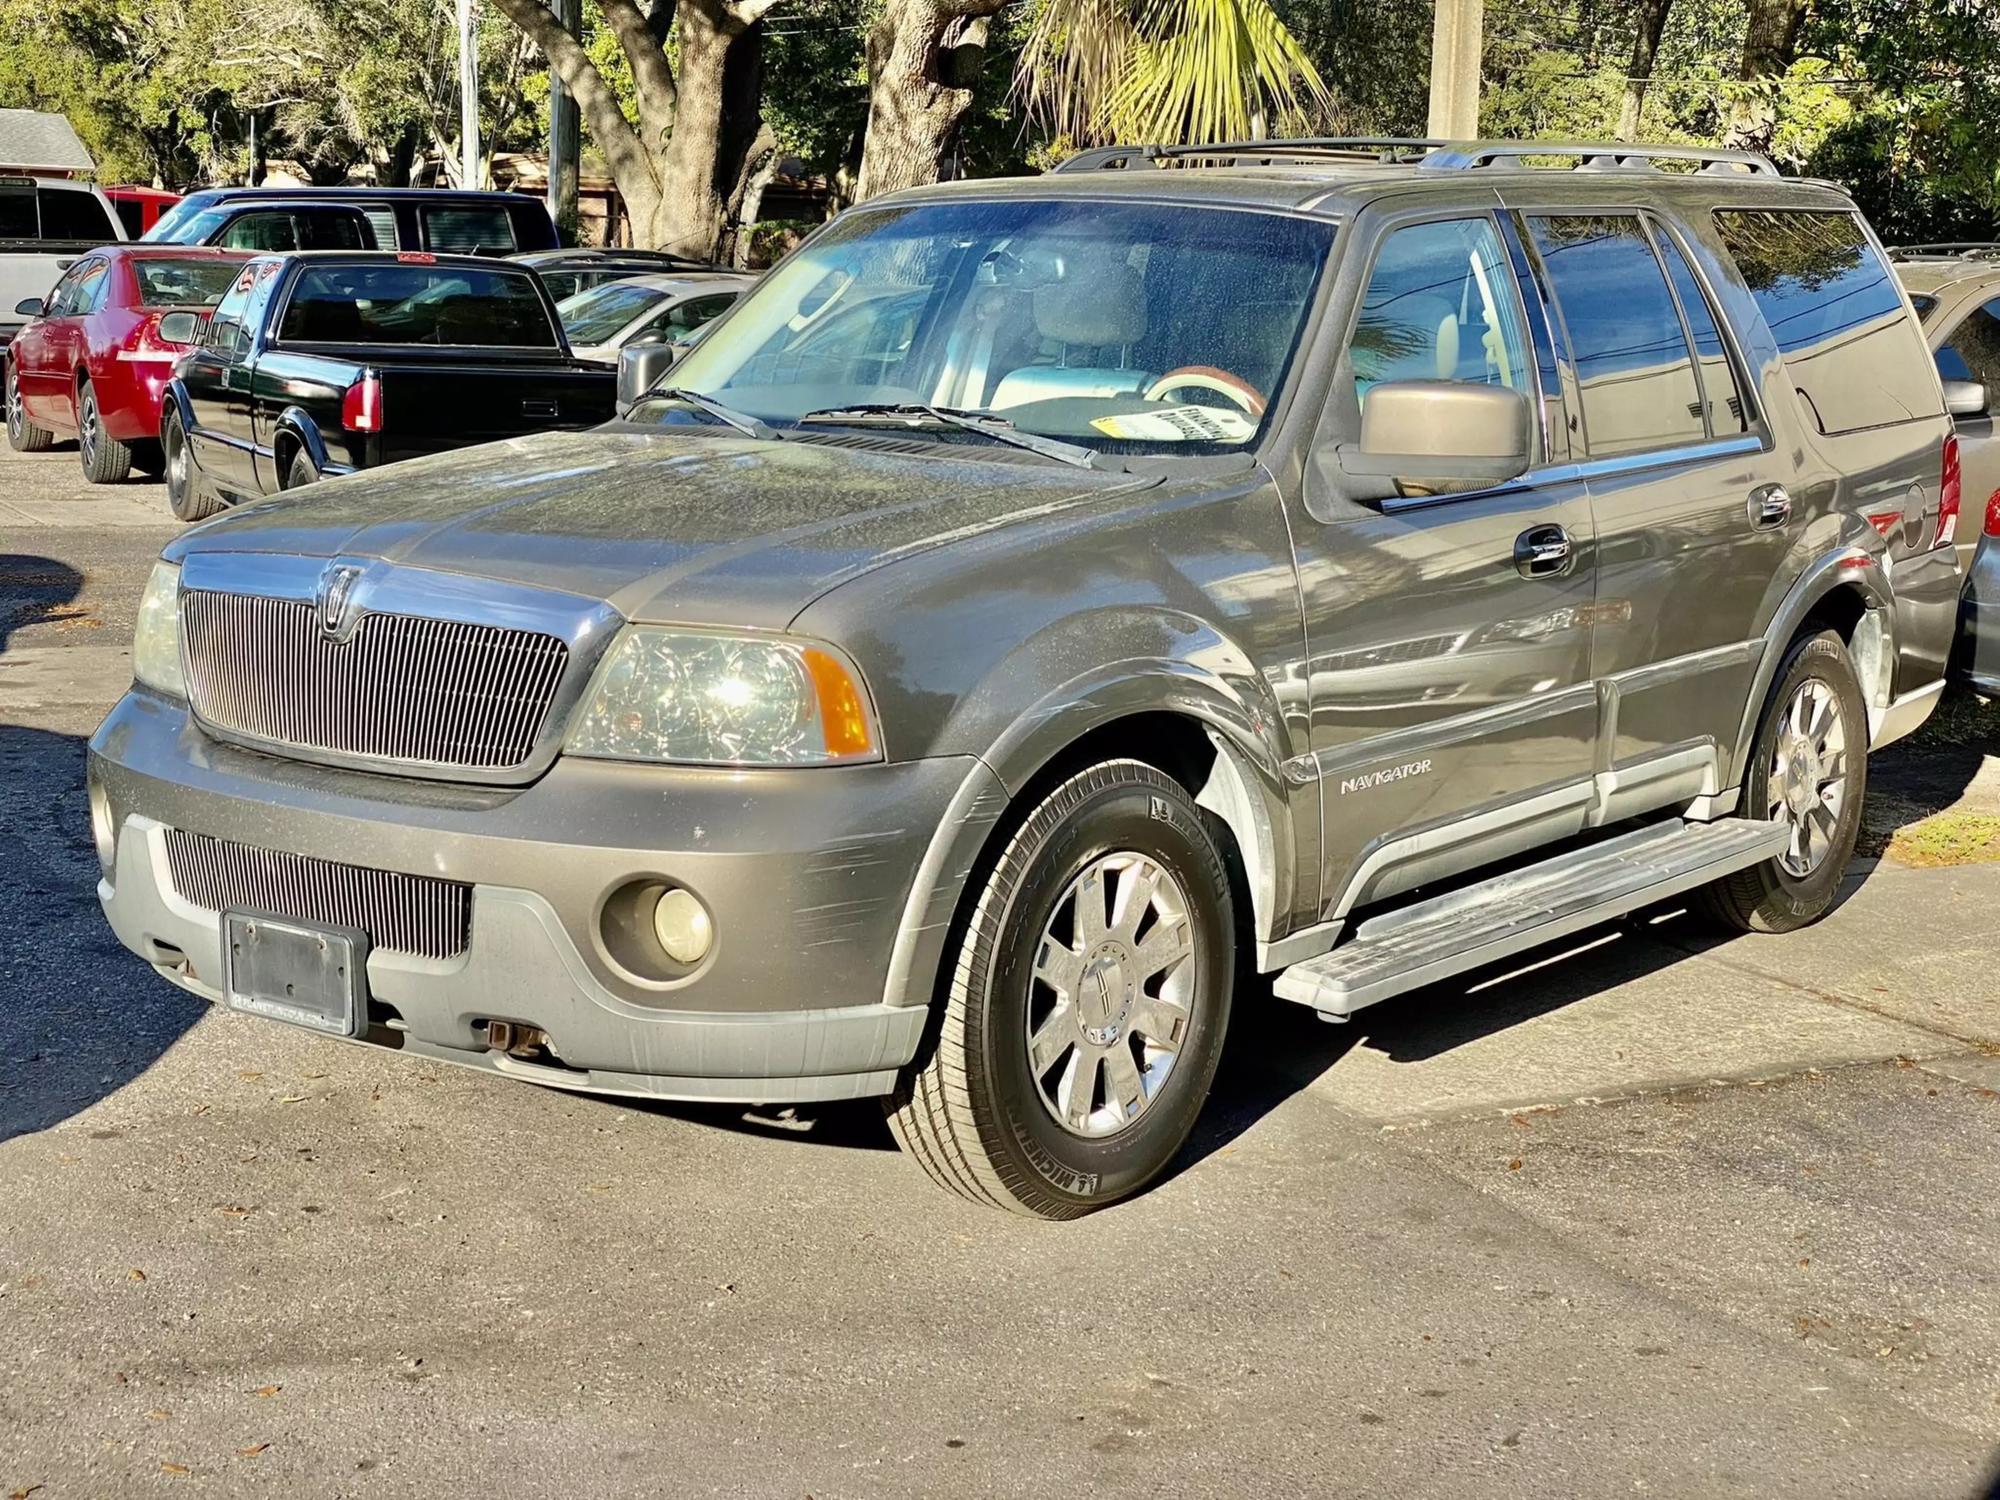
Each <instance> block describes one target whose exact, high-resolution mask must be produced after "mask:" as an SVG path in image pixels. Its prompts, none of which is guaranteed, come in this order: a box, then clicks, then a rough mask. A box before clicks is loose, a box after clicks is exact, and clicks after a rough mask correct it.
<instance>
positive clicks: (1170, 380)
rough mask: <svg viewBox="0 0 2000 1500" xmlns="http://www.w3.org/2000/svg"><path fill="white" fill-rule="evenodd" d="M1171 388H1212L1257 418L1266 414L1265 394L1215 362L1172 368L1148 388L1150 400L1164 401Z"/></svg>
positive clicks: (1174, 389)
mask: <svg viewBox="0 0 2000 1500" xmlns="http://www.w3.org/2000/svg"><path fill="white" fill-rule="evenodd" d="M1169 391H1212V392H1214V393H1215V394H1216V395H1218V396H1227V397H1228V398H1229V399H1230V401H1232V402H1233V403H1234V404H1236V405H1237V406H1240V407H1241V408H1243V410H1244V411H1245V412H1247V413H1249V414H1250V415H1251V416H1253V417H1261V416H1263V415H1264V407H1265V405H1266V402H1265V400H1264V393H1263V392H1262V391H1260V390H1258V389H1257V387H1256V386H1254V385H1252V384H1251V383H1250V382H1249V381H1247V380H1245V379H1244V378H1243V377H1242V376H1241V375H1232V374H1230V373H1229V372H1228V371H1227V370H1218V369H1216V367H1215V366H1214V365H1182V366H1181V367H1180V368H1179V369H1178V370H1169V371H1167V373H1166V374H1164V375H1162V376H1161V377H1160V378H1159V379H1158V380H1156V381H1154V382H1153V383H1152V384H1151V385H1149V386H1147V387H1146V393H1145V395H1146V399H1147V400H1148V401H1160V400H1164V399H1165V397H1166V395H1167V393H1168V392H1169Z"/></svg>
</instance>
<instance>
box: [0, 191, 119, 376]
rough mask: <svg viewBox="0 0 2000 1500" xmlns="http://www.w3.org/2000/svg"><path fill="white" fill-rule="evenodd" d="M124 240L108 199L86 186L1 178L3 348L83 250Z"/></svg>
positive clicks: (0, 328) (0, 317)
mask: <svg viewBox="0 0 2000 1500" xmlns="http://www.w3.org/2000/svg"><path fill="white" fill-rule="evenodd" d="M124 238H125V230H124V226H123V225H121V224H120V223H119V222H118V215H117V214H116V213H115V212H114V211H113V210H112V207H111V203H110V200H108V199H107V198H106V197H105V196H104V194H103V193H102V192H100V191H99V190H98V189H96V188H94V187H92V186H91V185H90V184H89V183H87V182H71V181H69V180H68V179H66V178H60V177H0V309H11V310H12V312H11V315H7V314H5V313H0V344H6V343H8V342H9V341H11V340H12V339H13V337H14V335H15V334H16V333H18V332H20V329H21V324H22V323H24V322H25V321H26V320H27V318H28V316H29V315H28V314H27V313H24V312H22V311H20V308H21V306H22V305H23V304H25V303H27V302H30V301H33V302H36V303H39V302H40V301H41V299H42V298H43V297H44V296H45V295H47V293H48V290H49V288H50V287H52V286H54V285H55V284H56V281H57V279H58V278H59V277H60V276H61V275H62V274H63V272H65V271H67V270H68V269H69V266H70V262H71V261H73V260H75V259H76V257H77V256H78V255H79V254H81V253H82V252H83V251H85V250H94V249H96V248H97V247H98V246H99V245H108V244H112V243H114V242H115V241H118V240H122V239H124Z"/></svg>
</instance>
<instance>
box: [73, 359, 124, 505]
mask: <svg viewBox="0 0 2000 1500" xmlns="http://www.w3.org/2000/svg"><path fill="white" fill-rule="evenodd" d="M76 451H77V453H78V454H79V455H80V456H81V457H82V459H83V477H84V478H85V479H88V480H89V481H90V482H91V483H92V484H117V483H119V482H120V481H121V480H123V479H125V478H126V477H127V476H129V475H130V474H131V472H132V450H131V449H130V448H128V447H126V446H125V444H123V443H121V442H119V441H118V439H117V438H115V437H113V436H112V435H111V434H110V433H108V432H106V431H105V430H104V413H103V411H101V410H100V409H99V408H98V405H97V390H96V388H95V387H94V386H92V385H91V383H90V382H89V381H88V380H86V381H84V382H83V383H82V384H80V385H79V386H78V387H77V390H76Z"/></svg>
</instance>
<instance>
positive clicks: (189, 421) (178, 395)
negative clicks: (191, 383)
mask: <svg viewBox="0 0 2000 1500" xmlns="http://www.w3.org/2000/svg"><path fill="white" fill-rule="evenodd" d="M169 406H171V407H172V408H173V409H174V411H175V413H176V414H177V415H178V416H179V417H180V419H181V431H182V432H184V433H186V434H187V435H188V436H189V437H190V438H192V437H193V436H194V433H195V421H194V403H193V402H191V401H189V400H188V393H187V387H186V386H184V385H182V384H181V382H180V378H179V377H178V376H176V377H175V378H174V379H172V380H169V381H168V382H167V388H166V389H165V390H164V391H162V392H161V393H160V428H161V432H160V435H161V436H162V437H165V436H166V425H167V408H168V407H169Z"/></svg>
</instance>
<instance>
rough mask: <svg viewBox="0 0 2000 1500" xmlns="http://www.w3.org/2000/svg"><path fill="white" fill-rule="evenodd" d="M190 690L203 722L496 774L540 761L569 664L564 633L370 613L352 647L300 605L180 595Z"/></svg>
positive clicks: (269, 737) (318, 747)
mask: <svg viewBox="0 0 2000 1500" xmlns="http://www.w3.org/2000/svg"><path fill="white" fill-rule="evenodd" d="M181 621H182V630H183V633H184V635H185V639H186V650H187V673H188V692H189V695H190V697H191V698H192V700H193V703H194V709H195V712H196V713H197V714H199V715H200V716H201V718H202V720H203V721H204V722H205V723H207V724H209V725H211V726H213V727H215V728H216V729H219V730H221V731H222V732H224V733H225V734H238V735H242V736H245V737H248V738H250V739H254V740H259V741H263V742H265V743H267V744H271V745H276V746H290V747H296V748H298V749H302V750H313V751H321V752H325V753H327V754H331V755H338V756H351V757H355V758H359V759H366V760H382V761H392V762H400V763H402V764H406V765H417V766H435V767H452V768H461V769H464V770H469V771H498V770H505V769H508V768H511V767H515V766H519V765H521V764H522V763H524V762H525V761H526V760H527V759H528V758H529V756H531V755H532V754H533V753H534V749H535V746H536V743H537V741H538V740H539V739H540V737H541V733H542V729H543V726H544V724H545V723H546V721H547V719H548V714H549V708H550V705H551V703H552V702H553V701H554V699H555V695H556V689H557V687H558V686H559V685H560V684H561V682H562V679H563V670H564V668H565V667H566V666H567V664H568V661H569V647H568V645H567V644H566V643H565V642H564V641H563V640H561V639H560V638H559V637H556V636H552V635H544V634H542V633H540V632H538V631H532V630H515V629H508V628H503V627H500V626H494V625H475V624H471V623H469V622H466V621H461V620H439V619H429V618H426V617H424V616H421V615H407V614H387V613H382V614H363V615H361V616H360V617H359V619H358V620H356V622H355V624H354V628H353V630H352V631H351V632H350V633H349V634H348V635H347V636H346V638H345V639H340V638H337V637H335V636H334V635H331V634H329V633H328V632H327V631H326V630H324V629H322V628H321V624H320V618H319V611H318V610H317V609H315V608H314V606H313V605H312V604H311V603H308V602H306V601H304V600H298V599H278V598H266V597H263V596H260V595H251V594H230V593H223V592H220V591H217V590H211V589H184V590H183V591H182V594H181Z"/></svg>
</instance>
